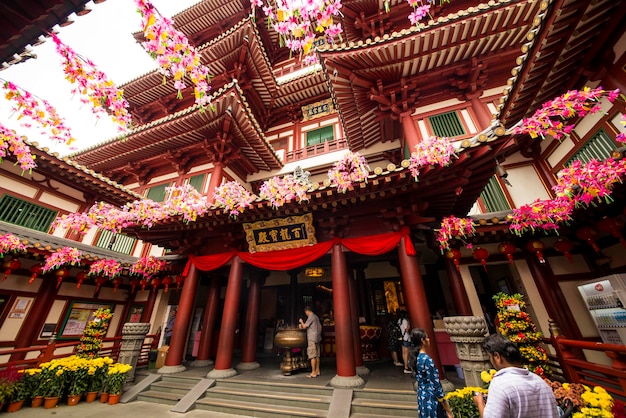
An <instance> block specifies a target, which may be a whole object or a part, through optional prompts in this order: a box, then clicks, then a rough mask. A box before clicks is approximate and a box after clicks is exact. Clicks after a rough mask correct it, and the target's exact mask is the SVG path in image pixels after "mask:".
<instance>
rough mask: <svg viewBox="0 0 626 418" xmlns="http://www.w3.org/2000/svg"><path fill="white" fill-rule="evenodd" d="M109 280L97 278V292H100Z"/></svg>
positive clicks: (101, 277)
mask: <svg viewBox="0 0 626 418" xmlns="http://www.w3.org/2000/svg"><path fill="white" fill-rule="evenodd" d="M108 280H109V279H107V278H106V277H103V276H98V277H96V292H97V291H98V290H100V288H101V287H102V285H103V284H105V283H106V282H107V281H108Z"/></svg>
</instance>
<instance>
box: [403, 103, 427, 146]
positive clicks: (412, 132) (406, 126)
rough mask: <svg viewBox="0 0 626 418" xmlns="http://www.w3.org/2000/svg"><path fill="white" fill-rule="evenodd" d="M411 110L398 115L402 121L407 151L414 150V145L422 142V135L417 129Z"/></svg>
mask: <svg viewBox="0 0 626 418" xmlns="http://www.w3.org/2000/svg"><path fill="white" fill-rule="evenodd" d="M411 113H412V112H406V113H403V114H401V115H400V119H401V121H402V131H403V132H404V140H405V141H406V146H407V147H408V149H409V153H411V152H413V151H415V146H416V145H417V144H419V143H420V142H422V135H420V132H419V131H418V130H417V126H416V125H415V121H414V120H413V115H412V114H411Z"/></svg>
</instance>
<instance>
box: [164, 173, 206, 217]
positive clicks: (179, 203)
mask: <svg viewBox="0 0 626 418" xmlns="http://www.w3.org/2000/svg"><path fill="white" fill-rule="evenodd" d="M165 191H166V192H167V194H168V195H169V196H170V198H169V199H168V200H166V201H165V203H164V208H163V210H164V211H165V212H166V213H167V214H168V215H169V216H176V215H179V214H182V215H183V220H184V221H185V222H186V223H189V222H195V221H196V219H197V218H198V216H202V215H204V214H205V213H207V212H208V211H209V201H208V199H207V197H206V196H203V195H201V194H200V193H198V191H197V190H196V189H195V188H194V187H193V186H192V185H191V184H189V183H187V184H185V185H183V186H172V187H166V188H165Z"/></svg>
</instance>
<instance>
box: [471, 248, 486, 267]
mask: <svg viewBox="0 0 626 418" xmlns="http://www.w3.org/2000/svg"><path fill="white" fill-rule="evenodd" d="M474 258H475V259H476V260H477V261H480V264H482V265H483V268H484V269H485V271H487V259H488V258H489V251H487V250H485V249H484V248H483V247H476V248H475V249H474Z"/></svg>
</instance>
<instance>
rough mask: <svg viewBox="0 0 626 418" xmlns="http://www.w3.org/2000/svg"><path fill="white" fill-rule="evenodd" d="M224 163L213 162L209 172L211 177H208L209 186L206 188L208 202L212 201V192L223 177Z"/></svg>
mask: <svg viewBox="0 0 626 418" xmlns="http://www.w3.org/2000/svg"><path fill="white" fill-rule="evenodd" d="M223 172H224V163H223V162H221V161H214V162H213V172H211V178H210V179H209V188H208V190H207V196H208V197H209V202H213V200H214V199H213V192H214V191H215V189H216V188H217V187H219V185H220V184H222V178H224V173H223Z"/></svg>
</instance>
